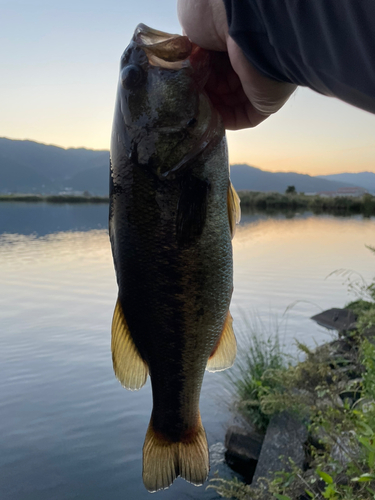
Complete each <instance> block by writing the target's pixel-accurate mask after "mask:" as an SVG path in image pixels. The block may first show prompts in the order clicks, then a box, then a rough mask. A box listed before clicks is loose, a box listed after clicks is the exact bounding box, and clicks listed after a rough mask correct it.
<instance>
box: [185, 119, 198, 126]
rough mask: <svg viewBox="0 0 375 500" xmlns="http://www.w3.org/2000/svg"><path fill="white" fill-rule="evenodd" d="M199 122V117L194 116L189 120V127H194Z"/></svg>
mask: <svg viewBox="0 0 375 500" xmlns="http://www.w3.org/2000/svg"><path fill="white" fill-rule="evenodd" d="M196 123H197V119H196V118H192V119H191V120H189V121H188V122H187V126H188V127H194V125H195V124H196Z"/></svg>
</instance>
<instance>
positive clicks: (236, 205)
mask: <svg viewBox="0 0 375 500" xmlns="http://www.w3.org/2000/svg"><path fill="white" fill-rule="evenodd" d="M240 203H241V200H240V198H239V196H238V194H237V193H236V190H235V189H234V187H233V185H232V183H231V182H230V181H229V186H228V194H227V205H228V218H229V227H230V233H231V235H232V238H233V237H234V234H235V232H236V224H239V222H240V220H241V207H240Z"/></svg>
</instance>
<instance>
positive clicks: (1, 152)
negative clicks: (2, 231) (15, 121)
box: [0, 138, 375, 196]
mask: <svg viewBox="0 0 375 500" xmlns="http://www.w3.org/2000/svg"><path fill="white" fill-rule="evenodd" d="M231 179H232V183H233V185H234V187H235V188H236V189H237V190H241V189H248V190H252V191H276V192H279V193H283V192H285V190H286V188H287V187H288V186H295V188H296V190H297V191H298V192H304V193H311V192H319V191H336V189H338V188H340V187H348V186H360V187H364V188H365V189H368V190H369V191H370V192H371V191H374V192H375V174H373V173H371V172H362V173H360V174H336V175H327V176H317V177H312V176H310V175H302V174H296V173H293V172H287V173H285V172H275V173H274V172H267V171H265V170H261V169H260V168H255V167H250V166H249V165H232V167H231ZM108 184H109V152H108V151H93V150H90V149H85V148H79V149H64V148H60V147H57V146H47V145H45V144H39V143H37V142H33V141H18V140H11V139H6V138H0V193H9V192H11V193H14V192H23V193H45V194H49V193H58V192H60V191H63V190H66V189H71V190H73V191H81V192H82V191H89V192H90V193H91V194H94V195H103V196H105V195H107V194H108Z"/></svg>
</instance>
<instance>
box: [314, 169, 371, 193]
mask: <svg viewBox="0 0 375 500" xmlns="http://www.w3.org/2000/svg"><path fill="white" fill-rule="evenodd" d="M319 178H320V179H326V180H328V181H340V182H346V183H348V184H351V185H356V186H359V187H363V188H365V189H367V191H369V192H372V193H375V174H374V173H373V172H359V173H357V174H332V175H319Z"/></svg>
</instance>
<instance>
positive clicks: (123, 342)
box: [111, 299, 148, 391]
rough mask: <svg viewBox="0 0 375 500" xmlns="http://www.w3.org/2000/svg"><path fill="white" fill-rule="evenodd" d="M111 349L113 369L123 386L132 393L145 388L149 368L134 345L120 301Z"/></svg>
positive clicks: (117, 305) (118, 301)
mask: <svg viewBox="0 0 375 500" xmlns="http://www.w3.org/2000/svg"><path fill="white" fill-rule="evenodd" d="M111 348H112V361H113V369H114V371H115V375H116V377H117V378H118V380H119V381H120V382H121V385H123V386H124V387H125V388H126V389H129V390H131V391H136V390H138V389H140V388H141V387H142V386H144V385H145V383H146V380H147V375H148V366H147V363H146V362H145V361H144V360H143V359H142V358H141V356H140V354H139V352H138V349H137V348H136V346H135V345H134V341H133V339H132V336H131V334H130V331H129V328H128V325H127V323H126V319H125V316H124V313H123V311H122V307H121V304H120V300H119V299H117V303H116V307H115V312H114V313H113V320H112V344H111Z"/></svg>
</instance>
